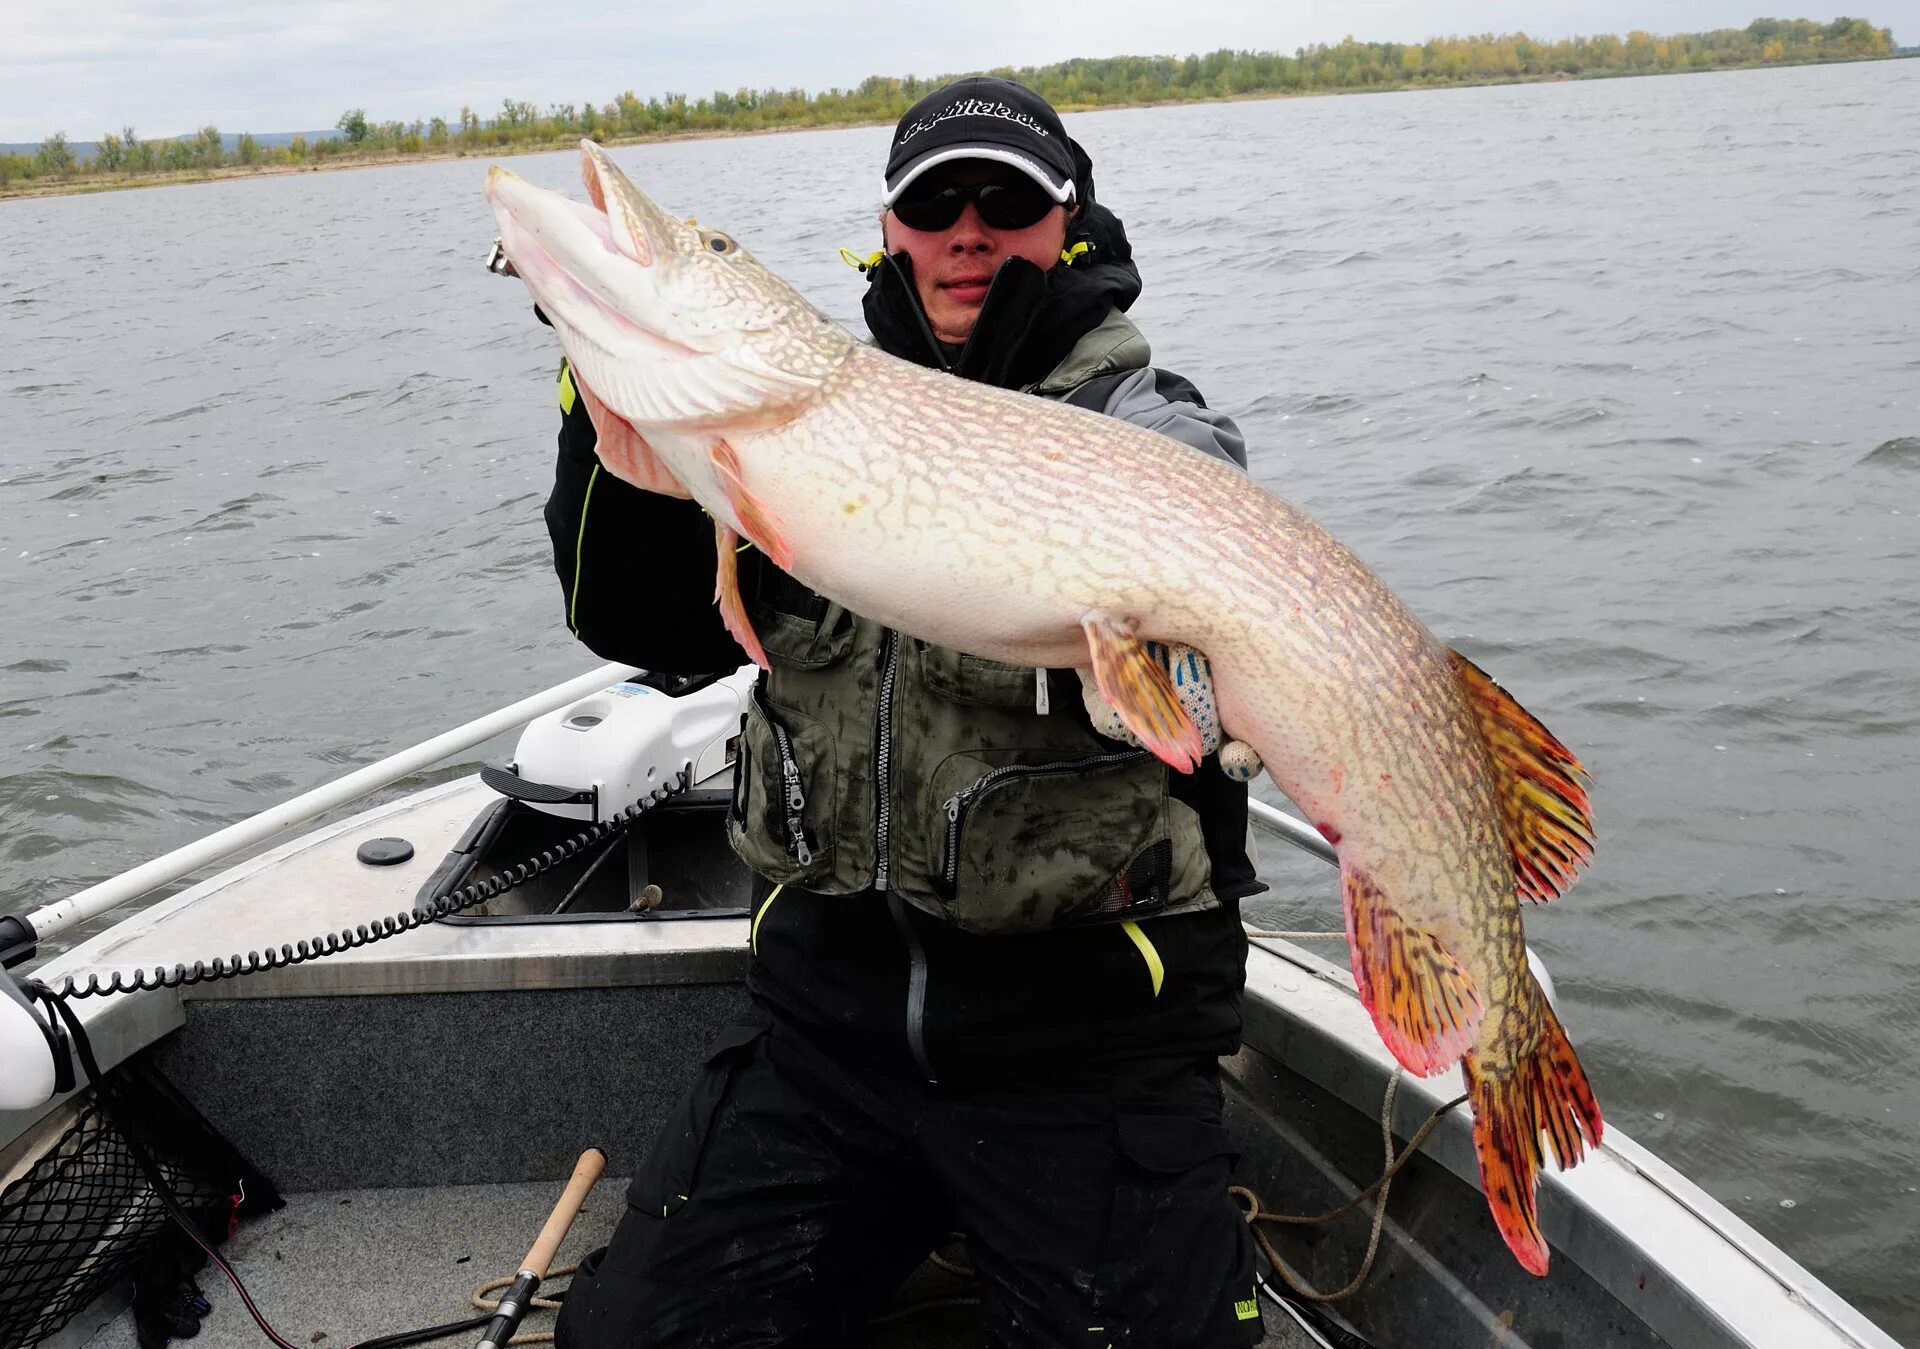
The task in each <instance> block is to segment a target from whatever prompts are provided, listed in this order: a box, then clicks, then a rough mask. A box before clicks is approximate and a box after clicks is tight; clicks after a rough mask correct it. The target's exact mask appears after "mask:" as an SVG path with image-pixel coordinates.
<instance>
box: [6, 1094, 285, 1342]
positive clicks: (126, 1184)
mask: <svg viewBox="0 0 1920 1349" xmlns="http://www.w3.org/2000/svg"><path fill="white" fill-rule="evenodd" d="M108 1078H109V1081H111V1082H113V1083H114V1088H115V1090H116V1091H117V1093H118V1097H119V1100H120V1101H121V1103H122V1104H121V1106H120V1109H119V1111H118V1113H119V1115H120V1116H121V1117H122V1118H124V1119H127V1120H133V1121H138V1123H137V1124H135V1125H132V1126H130V1127H135V1128H138V1129H139V1130H140V1142H141V1143H142V1144H143V1145H144V1146H145V1147H146V1149H147V1151H148V1153H149V1154H150V1155H151V1156H152V1158H153V1161H154V1163H155V1166H156V1167H157V1169H158V1170H159V1172H160V1174H161V1176H162V1177H163V1178H164V1179H165V1180H166V1181H167V1183H168V1184H169V1186H170V1187H171V1188H172V1189H173V1191H174V1193H175V1194H176V1195H177V1196H178V1198H179V1200H180V1203H181V1205H182V1206H183V1207H184V1208H185V1209H186V1210H187V1211H188V1212H189V1213H190V1214H192V1215H194V1216H195V1217H196V1218H198V1219H199V1220H200V1222H201V1226H202V1228H203V1229H205V1230H206V1231H207V1233H208V1235H209V1236H210V1237H215V1238H219V1237H224V1236H225V1235H226V1231H227V1220H228V1216H229V1215H230V1214H231V1213H233V1211H234V1196H235V1195H236V1194H238V1192H239V1189H240V1186H241V1184H242V1183H243V1181H242V1177H243V1176H244V1175H246V1174H247V1170H246V1169H245V1163H244V1162H239V1161H238V1159H237V1158H235V1161H236V1162H237V1163H238V1165H237V1166H226V1167H218V1168H217V1169H216V1168H215V1167H210V1166H209V1165H208V1164H207V1163H208V1161H209V1160H210V1158H209V1152H208V1142H209V1139H208V1134H209V1133H210V1131H209V1130H207V1127H206V1125H205V1124H204V1122H202V1121H200V1120H199V1119H198V1117H197V1116H195V1115H193V1114H192V1113H191V1111H190V1108H189V1109H188V1110H187V1113H186V1114H185V1115H183V1114H182V1113H181V1112H182V1109H183V1107H184V1103H182V1102H179V1101H178V1100H177V1098H175V1097H173V1096H172V1094H171V1092H170V1091H169V1090H167V1089H166V1088H164V1087H162V1086H161V1085H160V1084H159V1083H157V1082H156V1081H155V1080H154V1079H152V1078H150V1077H146V1076H144V1075H139V1074H135V1073H132V1072H127V1071H124V1070H123V1071H121V1072H116V1073H112V1074H109V1075H108ZM8 1152H9V1154H10V1156H11V1161H10V1162H8V1163H5V1164H0V1176H3V1177H5V1178H6V1183H5V1186H4V1188H0V1275H3V1276H4V1277H0V1346H3V1347H4V1349H27V1347H28V1346H32V1345H35V1344H38V1343H39V1342H40V1341H41V1340H44V1339H45V1338H47V1337H48V1336H49V1335H51V1334H53V1333H54V1332H55V1331H57V1330H59V1329H60V1328H61V1327H62V1326H64V1325H66V1323H67V1322H68V1321H69V1320H71V1319H72V1318H73V1316H74V1315H75V1314H76V1313H77V1312H79V1311H80V1310H81V1309H82V1308H84V1307H86V1306H87V1305H88V1304H89V1303H91V1302H92V1301H93V1300H94V1299H95V1298H97V1297H99V1296H100V1295H101V1294H102V1293H104V1292H106V1291H107V1290H108V1289H109V1287H111V1286H112V1285H113V1284H114V1283H115V1282H116V1281H125V1280H126V1279H128V1278H129V1277H130V1275H131V1273H132V1271H133V1268H134V1266H135V1265H136V1264H137V1263H138V1262H139V1261H140V1260H141V1258H142V1257H143V1256H144V1255H146V1254H147V1253H148V1252H149V1251H150V1250H151V1249H152V1248H153V1247H154V1246H155V1244H156V1243H157V1242H159V1241H161V1240H171V1239H173V1238H172V1236H171V1234H172V1233H173V1232H174V1231H176V1230H177V1229H175V1228H174V1226H173V1223H172V1220H171V1219H169V1218H168V1216H167V1213H166V1210H165V1209H164V1208H162V1207H161V1204H160V1200H159V1198H158V1196H157V1195H155V1193H154V1191H153V1188H152V1186H151V1185H149V1184H148V1183H147V1179H146V1176H145V1174H144V1173H143V1172H142V1171H141V1169H140V1167H139V1165H138V1164H137V1163H136V1162H135V1161H134V1158H133V1154H132V1152H131V1151H130V1150H129V1149H128V1146H127V1139H126V1136H125V1135H124V1134H123V1133H122V1132H121V1131H120V1128H119V1127H118V1126H117V1125H116V1124H115V1123H114V1121H113V1119H112V1118H110V1117H109V1115H108V1112H107V1111H106V1109H105V1108H104V1107H103V1105H102V1103H101V1101H100V1098H99V1096H98V1094H97V1093H96V1092H92V1091H89V1092H87V1093H85V1094H84V1096H82V1097H79V1098H76V1102H75V1103H70V1104H69V1105H68V1106H66V1107H64V1108H63V1109H62V1110H61V1111H60V1112H59V1113H58V1114H56V1115H55V1116H53V1117H51V1118H50V1119H48V1120H46V1121H43V1122H42V1124H41V1125H40V1126H38V1127H37V1128H36V1129H34V1130H33V1131H31V1132H29V1133H28V1134H27V1135H26V1136H25V1137H24V1138H22V1139H21V1140H20V1142H19V1143H18V1144H16V1145H15V1146H14V1147H13V1148H10V1149H9V1150H8ZM216 1166H217V1163H216ZM221 1172H224V1173H225V1174H224V1176H223V1175H222V1174H221Z"/></svg>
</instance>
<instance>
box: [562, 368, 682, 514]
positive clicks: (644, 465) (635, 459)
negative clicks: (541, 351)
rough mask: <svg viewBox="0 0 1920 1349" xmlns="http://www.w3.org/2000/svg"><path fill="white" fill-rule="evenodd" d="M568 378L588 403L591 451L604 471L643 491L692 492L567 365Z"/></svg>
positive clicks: (651, 448) (673, 493)
mask: <svg viewBox="0 0 1920 1349" xmlns="http://www.w3.org/2000/svg"><path fill="white" fill-rule="evenodd" d="M568 378H569V379H571V380H572V381H573V387H574V391H575V392H577V393H578V394H579V395H580V397H581V399H582V401H584V402H585V403H586V405H587V419H588V420H589V421H591V422H592V423H593V435H594V446H593V452H594V453H595V454H596V455H598V456H599V457H600V462H601V463H602V464H604V465H606V468H607V472H609V473H611V474H613V476H614V477H616V478H618V479H620V481H622V482H630V483H632V484H633V485H634V486H635V487H638V488H639V489H640V490H641V491H643V492H658V493H659V494H660V495H661V496H669V497H685V498H691V497H692V496H693V493H691V492H689V491H688V490H687V489H686V488H685V487H682V486H681V485H680V480H679V479H678V478H676V477H674V476H673V473H672V472H671V471H670V470H669V469H668V468H667V466H666V465H665V464H663V463H661V462H660V457H659V456H658V455H656V454H655V453H654V452H653V447H652V446H651V445H649V444H647V442H646V441H645V440H644V439H642V438H641V435H640V433H639V432H638V431H636V430H634V429H633V423H632V422H630V421H628V420H627V419H626V418H625V417H622V416H621V415H620V414H619V413H617V412H615V411H614V410H613V409H612V408H610V407H608V406H607V405H606V404H605V403H603V402H601V401H600V398H599V396H598V395H597V394H595V393H594V391H593V390H592V389H589V388H588V387H587V386H586V385H585V384H584V383H582V382H581V380H580V374H579V372H578V371H575V370H571V368H570V369H569V373H568Z"/></svg>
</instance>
